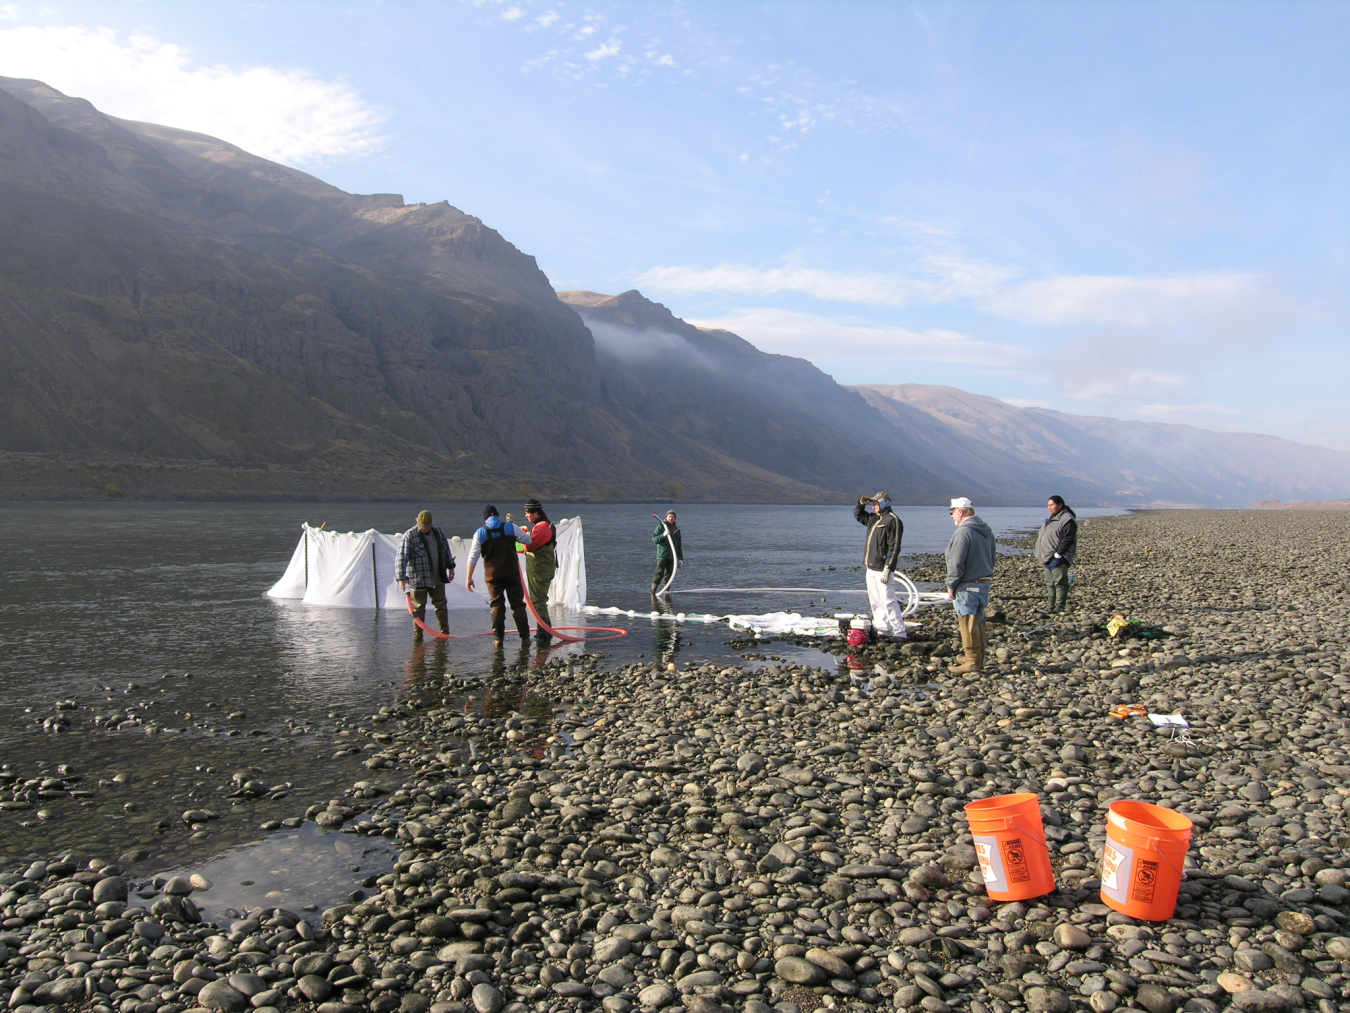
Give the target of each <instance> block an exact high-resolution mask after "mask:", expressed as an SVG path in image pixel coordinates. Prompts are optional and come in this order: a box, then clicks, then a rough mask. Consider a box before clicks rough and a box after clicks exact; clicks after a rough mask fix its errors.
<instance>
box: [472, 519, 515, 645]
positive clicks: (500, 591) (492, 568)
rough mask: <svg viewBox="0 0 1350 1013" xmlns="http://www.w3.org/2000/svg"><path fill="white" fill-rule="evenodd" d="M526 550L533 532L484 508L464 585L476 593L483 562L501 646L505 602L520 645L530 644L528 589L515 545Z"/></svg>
mask: <svg viewBox="0 0 1350 1013" xmlns="http://www.w3.org/2000/svg"><path fill="white" fill-rule="evenodd" d="M517 542H520V543H521V544H522V545H524V546H525V547H526V548H529V545H530V533H529V532H528V531H527V530H525V529H524V528H518V527H516V526H515V525H514V524H513V523H511V522H510V521H504V520H502V519H501V517H499V516H498V515H497V508H496V507H495V506H485V507H483V526H482V527H481V528H479V529H478V530H477V531H475V532H474V535H473V543H472V544H471V545H470V546H469V574H468V577H466V578H465V582H464V586H465V587H467V588H468V589H469V590H470V591H472V590H473V571H474V568H475V567H476V566H477V565H478V561H479V560H480V559H481V560H482V561H483V578H484V579H485V580H486V581H487V586H488V593H489V595H490V599H489V600H490V604H491V605H492V635H493V637H494V638H495V639H494V642H495V643H496V645H497V646H498V647H500V646H501V645H502V641H503V640H504V639H505V637H506V607H505V606H506V601H507V599H508V598H509V599H510V602H511V615H512V616H514V617H515V620H516V631H517V632H518V633H519V634H520V645H521V647H526V646H528V645H529V642H530V617H529V615H528V614H527V613H526V611H525V588H524V586H523V585H522V584H521V582H520V564H519V563H518V562H517V561H516V543H517Z"/></svg>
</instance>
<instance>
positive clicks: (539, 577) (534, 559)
mask: <svg viewBox="0 0 1350 1013" xmlns="http://www.w3.org/2000/svg"><path fill="white" fill-rule="evenodd" d="M525 519H526V520H527V521H529V522H530V547H529V549H528V550H527V551H526V553H525V578H526V580H527V582H528V583H529V585H530V586H529V589H528V590H529V594H530V601H531V602H533V603H534V611H535V613H536V614H537V615H538V616H539V617H540V618H541V619H542V618H544V617H545V616H547V615H548V587H549V585H550V584H552V583H553V574H554V573H556V572H557V570H558V556H557V547H558V529H557V528H555V527H554V526H553V522H552V521H550V520H549V519H548V514H546V513H544V506H543V504H542V503H540V502H539V501H538V500H537V499H532V500H528V501H527V502H526V503H525ZM534 636H535V639H536V640H538V641H539V642H540V643H541V644H547V643H548V642H549V641H551V640H552V639H553V638H552V637H551V636H549V634H548V633H547V632H545V631H544V630H543V629H539V630H536V631H535V634H534Z"/></svg>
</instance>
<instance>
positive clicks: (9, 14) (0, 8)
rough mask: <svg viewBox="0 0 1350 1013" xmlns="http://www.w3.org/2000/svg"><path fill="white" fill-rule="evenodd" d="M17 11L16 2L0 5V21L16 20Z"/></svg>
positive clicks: (17, 18) (17, 17) (17, 16)
mask: <svg viewBox="0 0 1350 1013" xmlns="http://www.w3.org/2000/svg"><path fill="white" fill-rule="evenodd" d="M19 13H20V11H19V5H18V4H3V5H0V21H18V20H19Z"/></svg>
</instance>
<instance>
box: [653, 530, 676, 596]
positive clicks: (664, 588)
mask: <svg viewBox="0 0 1350 1013" xmlns="http://www.w3.org/2000/svg"><path fill="white" fill-rule="evenodd" d="M661 530H662V531H664V532H665V534H666V542H667V543H669V545H670V563H671V568H670V577H669V578H667V580H666V582H665V584H664V585H663V586H662V588H661V590H659V591H657V592H656V593H657V594H665V593H666V592H667V591H669V590H670V585H671V584H673V583H674V582H675V574H677V573H679V572H680V554H679V553H678V552H676V551H675V539H674V538H672V537H671V535H670V525H669V524H667V523H666V522H665V521H661Z"/></svg>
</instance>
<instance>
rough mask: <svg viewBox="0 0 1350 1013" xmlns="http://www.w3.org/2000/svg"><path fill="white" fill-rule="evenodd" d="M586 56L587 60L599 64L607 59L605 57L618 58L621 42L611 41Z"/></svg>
mask: <svg viewBox="0 0 1350 1013" xmlns="http://www.w3.org/2000/svg"><path fill="white" fill-rule="evenodd" d="M585 55H586V59H588V60H590V61H591V62H592V63H597V62H598V61H600V60H603V59H605V57H607V56H618V55H619V40H618V39H610V40H609V41H608V42H606V43H604V44H603V45H600V46H596V47H595V48H594V49H592V50H591V51H590V52H589V53H587V54H585Z"/></svg>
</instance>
